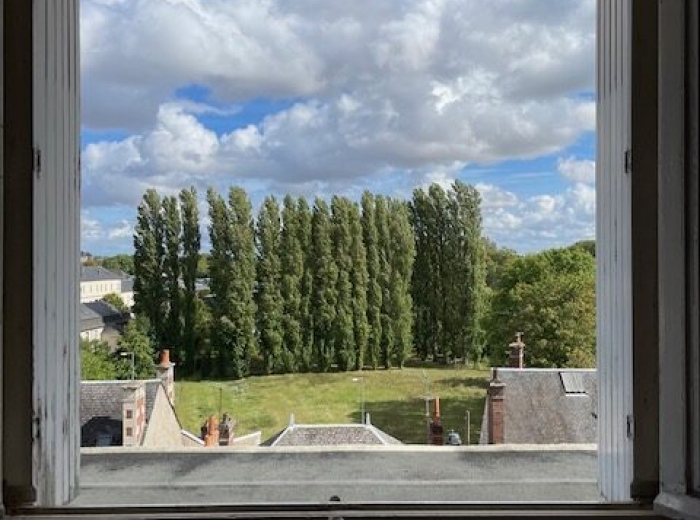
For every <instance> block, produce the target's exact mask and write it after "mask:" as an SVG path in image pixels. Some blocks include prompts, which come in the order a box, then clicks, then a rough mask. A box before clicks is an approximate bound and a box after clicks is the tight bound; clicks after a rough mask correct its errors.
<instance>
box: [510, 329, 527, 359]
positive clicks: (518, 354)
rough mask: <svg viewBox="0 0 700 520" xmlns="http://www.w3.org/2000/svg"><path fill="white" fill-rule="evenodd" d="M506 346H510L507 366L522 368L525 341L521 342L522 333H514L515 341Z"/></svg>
mask: <svg viewBox="0 0 700 520" xmlns="http://www.w3.org/2000/svg"><path fill="white" fill-rule="evenodd" d="M508 346H509V347H510V356H509V359H508V366H509V367H510V368H523V366H524V363H523V351H524V350H525V343H523V333H522V332H518V333H516V334H515V341H514V342H513V343H511V344H510V345H508Z"/></svg>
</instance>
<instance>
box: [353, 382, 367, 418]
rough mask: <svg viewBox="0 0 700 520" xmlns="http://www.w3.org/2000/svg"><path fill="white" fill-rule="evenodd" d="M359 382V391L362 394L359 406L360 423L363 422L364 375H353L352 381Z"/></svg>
mask: <svg viewBox="0 0 700 520" xmlns="http://www.w3.org/2000/svg"><path fill="white" fill-rule="evenodd" d="M358 381H359V382H360V383H361V387H360V392H361V396H362V406H361V407H360V414H361V415H360V423H362V424H365V378H364V377H353V378H352V382H353V383H357V382H358Z"/></svg>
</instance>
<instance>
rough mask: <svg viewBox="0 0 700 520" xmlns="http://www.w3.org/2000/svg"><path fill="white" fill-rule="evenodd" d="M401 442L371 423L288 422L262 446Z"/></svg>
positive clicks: (379, 444)
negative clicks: (288, 423)
mask: <svg viewBox="0 0 700 520" xmlns="http://www.w3.org/2000/svg"><path fill="white" fill-rule="evenodd" d="M358 444H359V445H374V446H383V445H387V444H401V442H400V441H399V440H398V439H395V438H394V437H392V436H391V435H388V434H386V433H384V432H383V431H381V430H380V429H378V428H376V427H375V426H373V425H371V424H290V425H289V426H287V427H286V428H285V429H284V430H282V431H280V432H279V433H277V434H275V435H274V436H272V437H271V438H270V439H268V440H267V441H265V442H264V443H263V445H264V446H273V447H277V446H343V445H358Z"/></svg>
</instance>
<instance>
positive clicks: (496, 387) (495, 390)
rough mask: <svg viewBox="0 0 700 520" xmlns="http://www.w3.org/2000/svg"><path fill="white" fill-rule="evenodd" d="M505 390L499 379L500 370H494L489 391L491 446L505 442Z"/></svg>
mask: <svg viewBox="0 0 700 520" xmlns="http://www.w3.org/2000/svg"><path fill="white" fill-rule="evenodd" d="M505 389H506V385H505V383H502V382H501V381H500V380H499V379H498V369H497V368H493V369H492V377H491V381H490V382H489V388H488V391H487V394H488V414H489V416H488V421H489V422H488V434H489V444H503V443H504V442H505V424H504V419H505V417H504V416H505V406H504V403H503V397H504V394H505Z"/></svg>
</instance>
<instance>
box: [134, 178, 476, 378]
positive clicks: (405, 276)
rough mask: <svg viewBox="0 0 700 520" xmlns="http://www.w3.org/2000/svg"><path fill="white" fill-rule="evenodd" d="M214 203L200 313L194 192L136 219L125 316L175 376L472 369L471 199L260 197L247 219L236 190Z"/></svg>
mask: <svg viewBox="0 0 700 520" xmlns="http://www.w3.org/2000/svg"><path fill="white" fill-rule="evenodd" d="M225 195H226V196H225V197H224V195H222V194H219V193H217V192H216V191H215V190H213V189H210V190H209V191H208V193H207V202H208V206H209V210H208V213H209V215H208V216H209V226H208V231H209V241H210V246H211V249H210V252H209V255H208V257H207V262H206V264H207V265H208V278H209V285H210V289H211V292H210V294H209V295H208V296H207V297H206V298H205V300H206V301H204V300H203V299H201V298H200V296H199V295H198V293H197V291H196V288H195V282H196V279H197V277H198V276H201V265H202V255H201V252H200V247H201V237H200V232H199V229H200V228H199V215H198V210H197V207H198V206H197V194H196V192H195V190H194V189H188V190H183V191H182V192H181V193H180V194H179V196H178V197H173V196H166V197H160V196H159V194H158V193H157V192H156V191H154V190H148V191H147V192H146V193H145V194H144V196H143V200H142V203H141V204H140V205H139V208H138V219H137V224H136V228H135V234H134V248H135V252H134V274H135V292H136V304H135V311H136V312H137V313H138V314H139V315H142V316H145V317H147V318H148V321H149V323H150V330H151V334H152V336H153V339H154V341H155V342H156V344H157V345H161V346H168V347H170V348H171V349H172V350H173V355H174V357H175V358H176V359H177V361H178V362H179V364H180V366H181V367H182V369H184V371H185V372H186V373H188V374H191V375H195V376H200V377H212V376H218V377H236V378H239V377H244V376H246V375H248V374H250V373H288V372H296V371H328V370H357V369H363V368H372V369H376V368H378V367H384V368H389V367H392V366H398V367H401V366H403V364H404V363H405V362H406V360H407V359H408V357H409V356H411V355H418V356H420V357H421V358H423V359H434V360H440V361H442V362H445V363H447V362H450V361H452V360H455V359H462V360H465V361H466V360H467V359H470V360H473V361H476V360H478V359H479V358H480V357H481V356H482V354H483V351H484V346H485V340H486V338H485V333H484V329H483V322H484V318H485V316H486V313H487V310H488V300H487V289H486V276H487V257H486V242H485V241H484V240H483V239H482V236H481V212H480V197H479V193H478V192H477V190H476V189H475V188H474V187H472V186H469V185H467V184H464V183H462V182H460V181H456V182H455V183H454V184H453V185H452V186H451V188H450V189H448V190H445V189H443V188H441V187H440V186H438V185H437V184H434V185H432V186H430V187H429V188H427V189H419V190H415V191H414V194H413V199H412V200H411V201H405V200H398V199H394V198H390V197H385V196H381V195H375V194H372V193H369V192H365V193H364V194H363V195H362V198H361V200H360V201H359V202H354V201H351V200H350V199H348V198H346V197H340V196H333V197H332V198H331V199H330V201H329V202H328V201H326V200H324V199H320V198H317V199H315V200H314V201H313V204H311V203H310V202H309V201H307V200H306V199H305V198H303V197H292V196H291V195H287V196H286V197H284V199H283V200H282V203H281V204H280V202H279V201H278V200H277V199H276V198H275V197H272V196H269V197H266V198H265V200H264V201H263V202H262V204H261V206H260V209H259V211H258V214H257V216H256V217H254V215H253V210H252V205H251V202H250V199H249V197H248V195H247V193H246V192H245V191H244V190H243V189H241V188H239V187H233V188H231V189H230V191H229V192H228V193H227V194H225ZM198 266H199V268H198Z"/></svg>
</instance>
